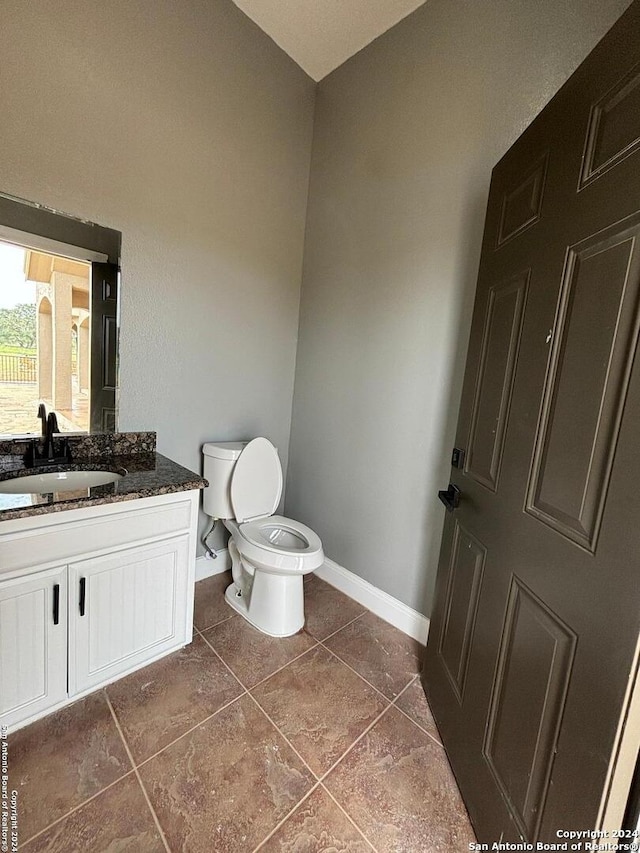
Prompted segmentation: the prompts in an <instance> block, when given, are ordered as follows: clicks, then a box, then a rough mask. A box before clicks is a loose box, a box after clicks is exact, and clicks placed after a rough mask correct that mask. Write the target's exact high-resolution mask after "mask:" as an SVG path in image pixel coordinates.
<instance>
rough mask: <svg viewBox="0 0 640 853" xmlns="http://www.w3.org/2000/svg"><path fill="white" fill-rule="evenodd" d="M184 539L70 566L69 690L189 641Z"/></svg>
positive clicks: (90, 684) (99, 680) (84, 686)
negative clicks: (186, 616) (186, 618)
mask: <svg viewBox="0 0 640 853" xmlns="http://www.w3.org/2000/svg"><path fill="white" fill-rule="evenodd" d="M188 555H189V537H188V536H187V535H184V536H178V537H174V538H172V539H168V540H165V541H163V542H159V543H155V544H153V545H145V546H140V547H137V548H130V549H127V550H124V551H120V552H118V553H117V554H113V555H108V556H106V557H97V558H94V559H89V560H83V561H82V562H78V563H74V564H72V565H71V566H70V567H69V589H70V602H69V608H70V614H71V618H70V625H69V627H70V631H69V661H70V669H69V692H70V695H74V694H75V693H78V692H80V691H83V690H86V689H88V688H90V687H95V686H97V685H99V684H103V683H105V682H108V681H111V680H113V679H114V678H116V677H117V676H118V675H121V674H122V673H125V672H128V671H130V670H133V669H136V668H137V667H139V666H141V665H143V664H144V663H148V662H149V661H150V660H153V659H155V658H156V657H159V656H160V655H162V654H165V653H166V652H167V651H168V650H170V649H173V648H178V647H180V646H182V645H184V644H185V642H187V641H188V639H189V637H188V634H189V631H188V626H187V625H186V624H185V621H186V620H185V613H186V611H187V594H188V592H187V580H188Z"/></svg>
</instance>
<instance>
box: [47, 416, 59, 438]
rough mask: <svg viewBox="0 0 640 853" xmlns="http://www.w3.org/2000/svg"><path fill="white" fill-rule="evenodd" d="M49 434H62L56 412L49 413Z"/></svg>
mask: <svg viewBox="0 0 640 853" xmlns="http://www.w3.org/2000/svg"><path fill="white" fill-rule="evenodd" d="M47 432H48V433H49V435H53V434H54V432H60V428H59V426H58V418H57V416H56V413H55V412H49V417H48V418H47Z"/></svg>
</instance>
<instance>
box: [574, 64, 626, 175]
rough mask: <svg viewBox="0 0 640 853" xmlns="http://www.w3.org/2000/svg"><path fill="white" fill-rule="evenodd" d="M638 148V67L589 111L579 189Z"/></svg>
mask: <svg viewBox="0 0 640 853" xmlns="http://www.w3.org/2000/svg"><path fill="white" fill-rule="evenodd" d="M638 148H640V64H639V65H636V66H635V67H634V68H632V69H631V71H629V73H628V74H626V75H625V76H624V77H623V78H622V79H621V80H620V81H619V82H618V83H616V85H615V86H613V88H612V89H611V90H610V91H609V92H607V93H606V95H604V96H603V97H602V98H601V99H600V100H599V101H598V102H597V103H596V104H594V105H593V107H592V109H591V115H590V117H589V130H588V133H587V140H586V144H585V154H584V158H583V167H582V176H581V181H580V186H581V187H583V186H585V185H586V184H589V183H591V182H592V181H595V180H596V179H597V178H599V177H600V176H601V175H603V174H604V173H605V172H608V171H609V169H611V168H613V167H614V166H616V165H617V164H618V163H620V162H621V161H622V160H624V159H625V158H627V157H628V156H629V155H630V154H633V153H634V151H637V150H638Z"/></svg>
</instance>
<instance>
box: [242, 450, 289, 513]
mask: <svg viewBox="0 0 640 853" xmlns="http://www.w3.org/2000/svg"><path fill="white" fill-rule="evenodd" d="M281 495H282V467H281V465H280V460H279V458H278V451H277V450H276V448H275V447H274V446H273V444H271V442H270V441H268V440H267V439H266V438H254V439H253V441H250V442H249V444H247V446H246V447H245V449H244V450H243V451H242V453H241V454H240V457H239V458H238V461H237V462H236V464H235V467H234V469H233V477H232V478H231V506H232V507H233V512H234V515H235V518H236V521H238V522H240V523H242V522H244V521H252V520H253V519H255V518H265V517H266V516H269V515H273V513H274V512H275V511H276V507H277V506H278V503H279V502H280V496H281Z"/></svg>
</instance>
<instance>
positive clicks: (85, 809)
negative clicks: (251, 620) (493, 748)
mask: <svg viewBox="0 0 640 853" xmlns="http://www.w3.org/2000/svg"><path fill="white" fill-rule="evenodd" d="M228 582H229V577H228V575H226V574H225V575H218V576H216V577H213V578H209V579H207V580H205V581H201V582H200V583H198V584H197V586H196V609H195V619H194V621H195V626H196V631H195V634H194V642H193V643H192V644H191V645H190V646H188V647H187V648H185V649H183V650H181V651H179V652H177V653H175V654H173V655H171V656H169V657H167V658H164V659H163V660H162V661H159V662H157V663H155V664H152V665H151V666H148V667H146V668H145V669H143V670H141V671H139V672H137V673H134V674H133V675H131V676H129V677H128V678H126V679H123V680H121V681H118V682H116V683H115V684H113V685H111V686H110V687H108V688H106V689H105V690H102V691H99V692H98V693H95V694H93V695H91V696H89V697H88V698H86V699H83V700H81V701H79V702H77V703H75V704H74V705H71V706H69V707H68V708H65V709H64V710H62V711H60V712H58V713H56V714H52V715H50V716H49V717H47V718H45V719H43V720H40V721H39V722H37V723H34V724H33V725H31V726H29V727H27V728H25V729H22V730H20V731H18V732H16V733H15V734H13V735H10V737H9V772H10V782H9V787H10V789H11V788H15V789H17V791H18V798H19V799H18V814H19V821H20V826H19V829H20V847H19V849H20V851H24V853H45V851H47V853H74V852H75V851H78V853H80V851H82V852H83V853H84V851H91V853H100V851H108V853H122V852H123V851H131V853H155V851H158V853H162V852H163V851H171V852H172V853H177V851H185V853H252V851H258V850H259V851H262V853H285V851H286V853H320V851H325V853H346V851H349V853H365V851H367V853H372V851H378V853H387V851H389V853H391V851H393V853H431V852H432V851H438V853H458V851H460V853H461V851H467V850H468V849H469V842H471V841H473V840H475V839H474V835H473V831H472V829H471V826H470V824H469V820H468V817H467V813H466V811H465V808H464V805H463V803H462V800H461V798H460V794H459V792H458V789H457V787H456V784H455V781H454V778H453V775H452V773H451V770H450V768H449V764H448V762H447V759H446V756H445V753H444V750H443V748H442V746H441V744H440V741H439V739H438V731H437V729H436V726H435V724H434V721H433V717H432V716H431V712H430V711H429V707H428V705H427V702H426V700H425V698H424V694H423V692H422V688H421V686H420V682H419V679H418V675H417V674H418V670H419V661H420V652H421V649H420V647H419V646H418V644H417V643H415V642H414V641H413V640H411V639H409V638H408V637H406V636H405V635H404V634H402V633H400V632H399V631H397V630H396V629H395V628H392V627H390V626H389V625H387V624H386V623H385V622H383V621H382V620H380V619H378V618H377V617H376V616H374V615H373V614H372V613H370V612H368V611H366V610H364V608H362V607H360V605H358V604H356V603H355V602H354V601H352V600H351V599H349V598H347V597H346V596H344V595H342V593H340V592H338V591H337V590H335V589H333V588H332V587H330V586H328V585H327V584H325V583H324V582H323V581H321V580H319V579H318V578H315V577H311V578H310V579H309V580H308V582H307V583H306V584H305V597H306V613H307V623H306V626H305V629H304V631H303V632H301V633H300V634H298V635H296V636H295V637H291V638H287V639H282V640H278V639H272V638H270V637H266V636H264V635H262V634H259V633H258V632H257V631H255V630H254V629H253V628H251V626H250V625H248V624H247V623H246V622H245V621H244V620H243V619H241V618H240V617H239V616H237V615H235V614H233V612H232V611H231V610H230V608H229V607H228V606H227V605H226V603H225V601H224V598H223V591H224V588H225V586H226V584H227V583H228Z"/></svg>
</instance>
